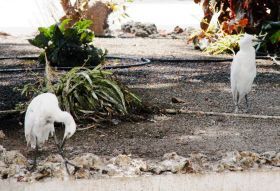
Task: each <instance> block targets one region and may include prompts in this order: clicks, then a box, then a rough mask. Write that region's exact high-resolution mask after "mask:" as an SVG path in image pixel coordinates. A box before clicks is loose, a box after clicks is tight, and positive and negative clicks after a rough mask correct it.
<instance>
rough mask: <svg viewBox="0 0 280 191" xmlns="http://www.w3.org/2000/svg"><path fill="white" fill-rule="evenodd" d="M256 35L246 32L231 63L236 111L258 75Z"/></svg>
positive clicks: (231, 78) (231, 79)
mask: <svg viewBox="0 0 280 191" xmlns="http://www.w3.org/2000/svg"><path fill="white" fill-rule="evenodd" d="M254 39H255V38H254V36H252V35H249V34H245V35H244V37H243V38H241V39H240V42H239V46H240V50H239V51H238V52H237V54H236V55H235V56H234V57H233V62H232V65H231V74H230V81H231V91H232V95H233V101H234V103H235V107H236V108H235V111H236V112H237V111H238V104H239V103H240V101H241V100H242V99H243V98H244V96H247V94H248V93H249V92H250V90H251V88H252V84H253V81H254V79H255V77H256V72H257V71H256V51H255V49H254V47H253V40H254Z"/></svg>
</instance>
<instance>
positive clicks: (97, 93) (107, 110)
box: [18, 67, 141, 119]
mask: <svg viewBox="0 0 280 191" xmlns="http://www.w3.org/2000/svg"><path fill="white" fill-rule="evenodd" d="M36 81H37V83H35V84H34V83H33V84H27V85H25V86H24V88H23V89H21V93H22V94H24V95H26V96H28V97H29V98H32V97H34V96H36V95H38V94H40V93H43V92H48V91H50V90H49V89H47V88H46V81H45V80H42V79H40V80H36ZM52 91H53V92H54V93H55V94H56V95H57V97H58V99H59V102H60V106H61V107H62V108H63V109H64V110H66V111H69V112H70V113H71V114H72V115H74V116H75V118H76V119H80V118H83V117H84V116H85V115H87V116H88V115H90V116H93V117H95V116H99V115H102V116H111V115H116V114H118V115H125V114H127V113H128V112H129V111H130V109H132V108H133V107H134V106H138V105H140V104H141V100H140V99H139V98H138V97H137V96H136V95H135V94H133V93H132V92H130V91H129V90H128V88H127V87H125V86H124V85H122V84H121V83H119V82H118V81H117V80H116V79H114V78H113V75H112V73H111V72H110V71H106V70H102V69H100V68H99V67H96V68H95V69H92V70H90V69H87V68H85V67H74V68H73V69H72V70H70V71H69V72H67V73H66V74H64V75H63V76H61V77H60V78H59V80H58V81H56V82H53V84H52ZM18 106H21V107H18V108H19V109H21V110H24V109H25V107H22V105H18Z"/></svg>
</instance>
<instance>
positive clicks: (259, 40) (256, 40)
mask: <svg viewBox="0 0 280 191" xmlns="http://www.w3.org/2000/svg"><path fill="white" fill-rule="evenodd" d="M252 41H253V42H262V41H263V40H261V39H258V38H255V39H253V40H252Z"/></svg>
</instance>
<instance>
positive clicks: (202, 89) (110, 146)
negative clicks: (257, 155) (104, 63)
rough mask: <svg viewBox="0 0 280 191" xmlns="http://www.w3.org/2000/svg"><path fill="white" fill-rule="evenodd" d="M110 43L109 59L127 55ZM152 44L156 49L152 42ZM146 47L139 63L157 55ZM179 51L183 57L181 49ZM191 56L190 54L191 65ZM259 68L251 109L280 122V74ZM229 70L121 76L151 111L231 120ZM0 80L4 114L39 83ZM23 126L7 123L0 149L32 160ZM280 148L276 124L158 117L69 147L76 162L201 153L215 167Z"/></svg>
mask: <svg viewBox="0 0 280 191" xmlns="http://www.w3.org/2000/svg"><path fill="white" fill-rule="evenodd" d="M100 41H101V40H100ZM108 41H110V39H106V40H104V44H103V46H104V47H106V46H107V48H108V49H109V52H112V54H114V53H118V52H120V51H121V50H118V52H114V49H112V50H110V47H111V44H110V43H107V42H108ZM113 41H116V39H113ZM119 41H120V42H122V40H119ZM157 41H158V40H156V41H155V43H157ZM149 42H150V43H151V42H153V41H152V40H150V39H149ZM172 42H173V41H169V40H168V41H165V42H164V39H162V41H161V43H162V44H164V43H165V46H174V45H173V44H172ZM99 43H100V42H99ZM106 43H107V44H106ZM126 43H129V42H126ZM132 43H133V40H132ZM144 43H145V40H143V44H144ZM176 43H178V42H177V41H176ZM128 46H129V45H128ZM131 46H132V45H131ZM136 47H137V46H136ZM139 47H140V48H139ZM139 47H138V49H139V50H138V51H139V52H141V55H137V56H143V54H144V53H145V52H146V53H147V54H149V50H148V49H149V48H156V47H157V45H154V44H151V46H149V47H148V48H143V47H142V46H139ZM141 47H142V48H141ZM18 48H19V49H20V47H18ZM178 49H179V50H178V51H182V52H183V50H181V49H180V47H179V48H178ZM36 51H37V50H34V52H36ZM122 51H123V52H124V53H127V52H128V53H127V54H129V51H130V50H129V48H128V49H122ZM153 51H154V50H153ZM159 51H160V49H159ZM185 51H186V50H185ZM133 52H135V50H133ZM161 54H164V52H162V53H161ZM187 54H188V52H187V51H186V53H185V54H184V55H185V57H186V55H187ZM163 56H165V55H163ZM182 57H183V56H182ZM18 62H19V65H17V64H18ZM9 63H10V64H11V66H13V67H14V65H17V66H16V67H22V65H23V67H26V63H24V62H23V61H18V60H5V61H0V69H1V68H4V67H6V65H7V64H9ZM257 64H258V75H257V78H256V80H255V85H254V87H253V90H252V92H251V93H250V94H249V99H250V103H251V109H250V111H249V113H250V114H262V115H280V105H279V103H280V102H279V101H280V97H279V95H280V87H279V84H280V83H279V82H280V68H279V67H277V66H274V65H273V64H272V63H271V62H270V61H268V60H259V61H258V63H257ZM229 67H230V63H226V62H225V63H214V62H213V63H209V62H199V63H171V62H170V63H160V62H154V63H153V64H152V65H149V66H143V67H137V68H129V69H119V70H117V71H116V75H117V76H118V77H119V78H120V80H121V81H123V82H124V83H125V84H127V85H129V86H130V87H131V88H132V89H133V90H134V91H135V92H137V93H138V94H139V95H141V96H142V98H143V101H144V102H145V103H146V104H147V105H149V106H157V107H159V108H187V109H190V110H198V111H216V112H232V111H233V104H232V98H231V93H230V86H229ZM0 75H1V76H0V103H1V105H0V108H1V110H5V109H11V108H12V107H13V106H14V104H15V103H17V102H18V101H20V100H23V99H24V98H23V97H21V96H20V95H19V93H18V92H14V91H12V89H13V87H14V86H20V85H23V83H26V82H28V81H30V80H31V81H32V78H33V77H34V76H32V75H31V73H30V72H26V73H9V74H7V73H0ZM174 97H176V98H180V99H182V100H184V101H185V103H176V104H175V103H172V101H171V99H172V98H174ZM241 112H242V111H241ZM22 123H23V119H22V118H20V117H17V116H13V117H9V116H8V117H7V116H6V117H5V118H3V117H2V119H1V123H0V129H2V130H3V131H4V133H5V134H6V138H5V139H4V140H2V141H0V144H2V145H3V146H4V147H6V148H7V149H17V150H21V151H22V152H23V153H24V154H25V155H27V153H28V152H26V151H27V147H26V143H25V138H24V133H23V126H22ZM60 133H62V132H60ZM53 148H54V145H53V144H52V140H50V141H49V143H48V144H45V147H44V150H46V151H45V152H44V155H46V154H48V153H49V152H55V150H54V149H53ZM279 148H280V127H279V121H277V120H264V119H244V118H236V117H215V116H211V117H210V116H196V115H183V114H181V115H162V114H154V115H152V116H150V117H149V118H147V119H146V120H142V121H137V122H124V121H123V122H120V123H118V124H117V125H113V124H109V123H108V124H105V125H103V126H102V127H98V128H92V129H88V130H84V131H77V132H76V133H75V135H74V136H73V137H72V138H71V139H70V140H69V142H67V145H66V150H67V151H68V155H69V156H73V155H75V154H79V153H82V152H92V153H95V154H97V155H103V156H113V155H117V154H120V153H126V154H132V155H133V156H136V157H143V158H159V157H161V156H162V155H163V154H164V153H167V152H172V151H175V152H177V153H178V154H180V155H183V156H187V155H188V154H190V153H192V152H201V153H204V154H207V155H208V156H209V157H210V158H212V159H213V160H215V159H217V158H219V157H220V156H221V154H222V153H224V152H226V151H233V150H249V151H254V152H265V151H270V150H275V151H279ZM28 156H29V155H28Z"/></svg>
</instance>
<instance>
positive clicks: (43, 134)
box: [24, 93, 76, 148]
mask: <svg viewBox="0 0 280 191" xmlns="http://www.w3.org/2000/svg"><path fill="white" fill-rule="evenodd" d="M54 122H62V123H64V124H65V133H64V138H63V139H66V138H70V137H71V136H72V135H73V134H74V133H75V131H76V123H75V121H74V119H73V117H72V116H71V115H70V114H69V113H68V112H65V111H61V109H60V108H59V105H58V100H57V97H56V96H55V95H54V94H52V93H43V94H40V95H38V96H37V97H35V98H34V99H33V100H32V101H31V103H30V104H29V106H28V108H27V111H26V114H25V122H24V131H25V138H26V141H27V144H28V145H31V147H32V148H35V147H36V139H37V144H38V146H40V145H42V144H43V143H44V142H45V141H46V140H48V138H49V135H50V134H51V135H53V133H54Z"/></svg>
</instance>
